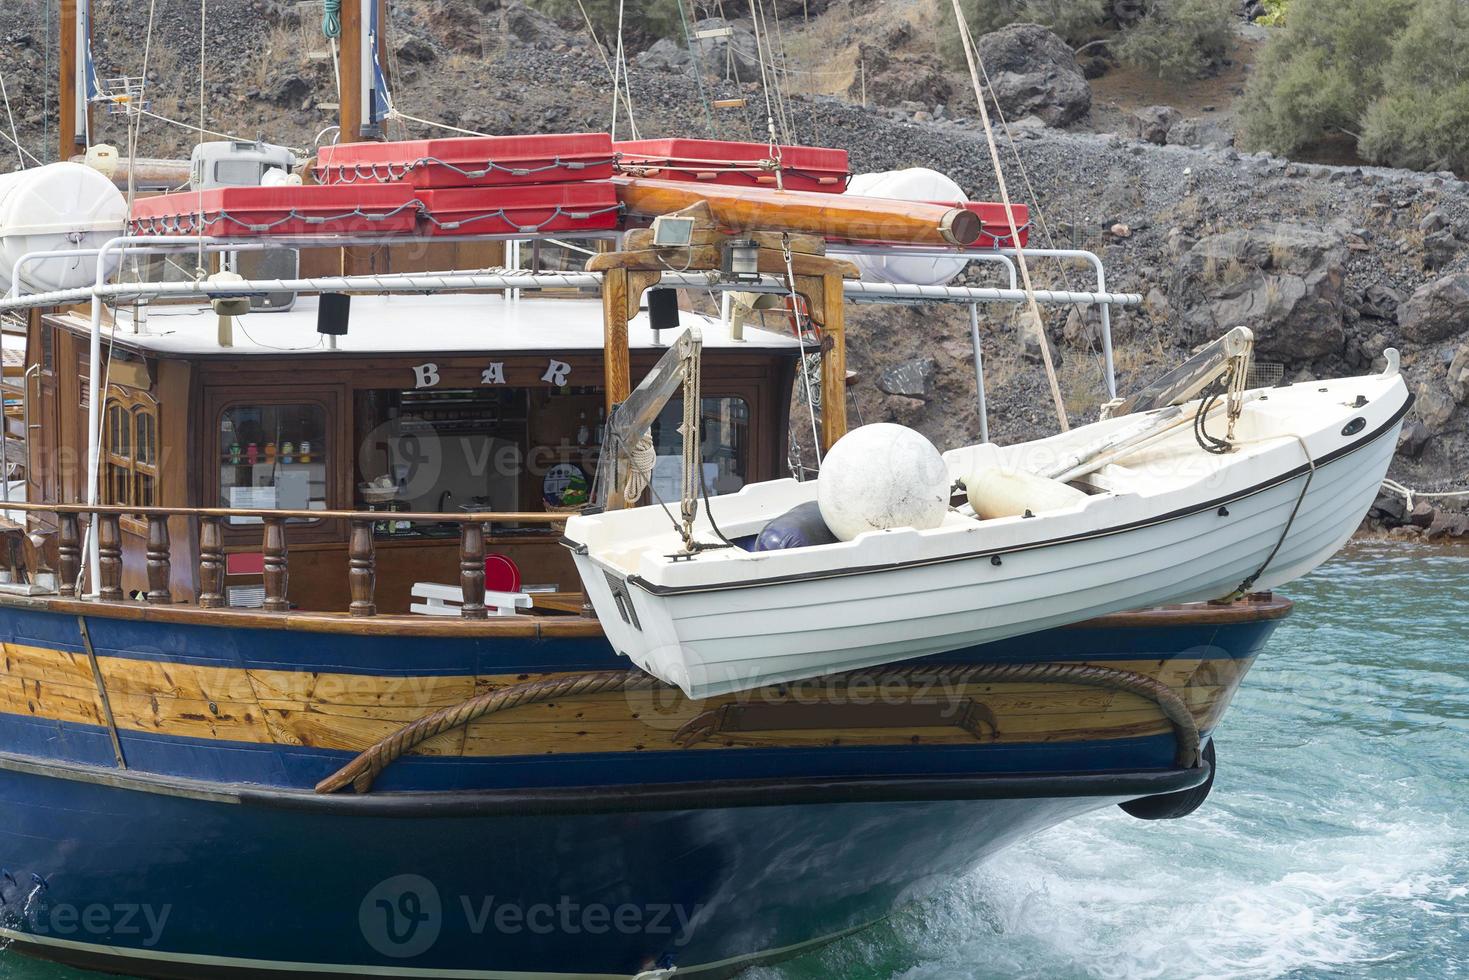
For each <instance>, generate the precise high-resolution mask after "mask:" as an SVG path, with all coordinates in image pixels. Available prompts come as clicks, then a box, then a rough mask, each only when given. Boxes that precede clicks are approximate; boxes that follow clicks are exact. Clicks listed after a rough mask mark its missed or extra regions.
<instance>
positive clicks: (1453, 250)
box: [1423, 228, 1464, 272]
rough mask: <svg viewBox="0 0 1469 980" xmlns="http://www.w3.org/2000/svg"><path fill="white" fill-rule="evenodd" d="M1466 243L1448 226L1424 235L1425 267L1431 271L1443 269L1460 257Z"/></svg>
mask: <svg viewBox="0 0 1469 980" xmlns="http://www.w3.org/2000/svg"><path fill="white" fill-rule="evenodd" d="M1463 247H1464V243H1463V242H1461V241H1459V239H1458V238H1457V237H1455V235H1454V233H1453V232H1452V231H1451V230H1449V229H1448V228H1440V229H1439V230H1438V231H1435V232H1433V233H1432V234H1429V235H1424V236H1423V268H1424V269H1426V270H1428V271H1429V272H1433V271H1435V270H1437V269H1442V268H1443V267H1444V266H1447V265H1449V264H1451V263H1452V262H1453V261H1454V259H1456V258H1458V257H1459V251H1460V250H1461V249H1462V248H1463Z"/></svg>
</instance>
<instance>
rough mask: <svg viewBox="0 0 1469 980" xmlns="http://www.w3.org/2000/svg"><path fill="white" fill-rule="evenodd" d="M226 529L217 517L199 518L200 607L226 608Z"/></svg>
mask: <svg viewBox="0 0 1469 980" xmlns="http://www.w3.org/2000/svg"><path fill="white" fill-rule="evenodd" d="M224 603H225V599H224V531H223V530H222V529H221V528H220V526H219V518H217V517H201V518H199V607H200V608H201V609H222V608H224Z"/></svg>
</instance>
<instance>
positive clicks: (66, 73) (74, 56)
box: [48, 0, 92, 160]
mask: <svg viewBox="0 0 1469 980" xmlns="http://www.w3.org/2000/svg"><path fill="white" fill-rule="evenodd" d="M48 2H49V0H48ZM90 2H91V0H61V20H60V29H59V30H60V34H59V40H60V49H61V57H60V59H59V61H60V68H59V70H60V73H61V78H60V86H59V87H58V89H57V103H58V109H59V112H58V115H59V116H60V118H61V125H60V126H59V127H58V129H57V134H58V137H59V143H58V145H57V152H58V153H59V154H60V155H59V156H58V157H57V158H56V159H58V160H70V159H71V158H72V157H74V156H77V155H78V154H81V153H86V152H87V138H86V135H87V134H86V126H85V125H82V126H78V125H77V111H76V106H77V102H78V100H79V99H82V98H85V96H86V93H85V92H79V91H78V88H77V62H78V61H79V59H81V57H82V52H81V51H79V50H77V6H78V4H89V3H90ZM89 23H90V21H89ZM91 116H92V107H91V106H90V105H89V106H87V108H86V109H85V119H86V120H90V119H91ZM78 130H80V132H78Z"/></svg>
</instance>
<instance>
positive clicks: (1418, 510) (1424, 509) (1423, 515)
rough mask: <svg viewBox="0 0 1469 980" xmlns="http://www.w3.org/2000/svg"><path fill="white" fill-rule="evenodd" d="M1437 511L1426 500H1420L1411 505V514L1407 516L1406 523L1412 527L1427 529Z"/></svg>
mask: <svg viewBox="0 0 1469 980" xmlns="http://www.w3.org/2000/svg"><path fill="white" fill-rule="evenodd" d="M1437 513H1438V511H1437V509H1436V508H1435V507H1434V506H1433V505H1432V504H1430V503H1429V502H1428V501H1426V500H1420V501H1418V502H1417V503H1416V504H1414V505H1413V512H1412V513H1411V514H1409V515H1408V523H1409V524H1411V525H1413V526H1414V527H1428V526H1429V525H1430V524H1432V523H1433V518H1434V516H1435V515H1436V514H1437Z"/></svg>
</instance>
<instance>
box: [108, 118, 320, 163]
mask: <svg viewBox="0 0 1469 980" xmlns="http://www.w3.org/2000/svg"><path fill="white" fill-rule="evenodd" d="M128 111H129V112H136V113H140V114H141V115H144V116H148V117H149V118H150V119H157V120H158V121H159V122H166V123H168V124H169V125H171V126H178V127H179V128H181V129H187V130H188V131H189V132H191V133H198V134H200V135H201V136H218V137H219V138H220V139H223V140H234V141H235V142H237V143H253V142H255V140H253V139H250V138H247V137H244V136H236V135H235V134H233V133H222V132H220V131H219V130H217V129H205V128H204V127H203V126H202V125H200V126H195V125H194V124H193V123H187V122H184V121H183V120H181V119H170V118H169V117H168V116H164V115H160V114H158V113H156V112H153V111H152V110H149V109H144V108H143V107H141V106H138V105H133V106H132V107H130V108H129V109H128ZM199 118H200V120H201V121H202V120H203V118H204V114H203V113H202V112H201V113H200V114H199ZM286 149H288V150H290V151H292V152H293V153H295V154H297V155H298V156H303V157H304V156H309V155H310V154H309V153H307V152H306V150H305V149H304V148H303V147H299V146H288V147H286Z"/></svg>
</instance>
